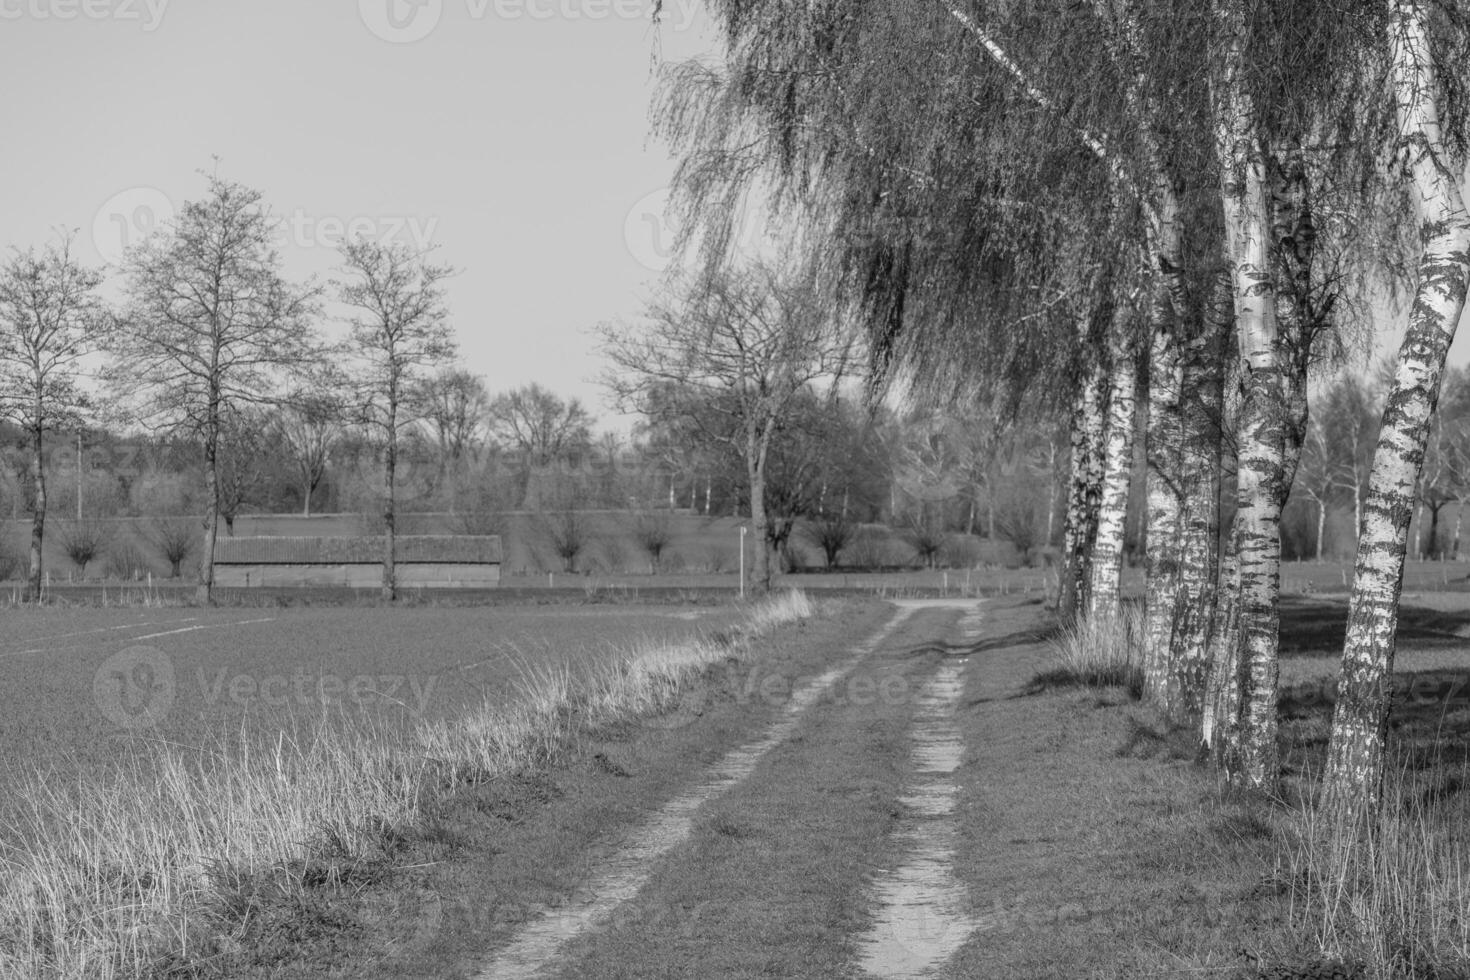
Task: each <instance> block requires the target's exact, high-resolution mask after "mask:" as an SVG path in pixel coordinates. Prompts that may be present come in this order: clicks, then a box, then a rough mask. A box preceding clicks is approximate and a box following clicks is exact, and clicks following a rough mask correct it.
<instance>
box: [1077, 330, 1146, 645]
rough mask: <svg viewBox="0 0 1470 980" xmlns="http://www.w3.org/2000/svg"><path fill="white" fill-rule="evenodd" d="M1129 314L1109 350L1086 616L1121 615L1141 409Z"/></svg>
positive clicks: (1115, 332)
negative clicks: (1100, 477)
mask: <svg viewBox="0 0 1470 980" xmlns="http://www.w3.org/2000/svg"><path fill="white" fill-rule="evenodd" d="M1127 333H1128V327H1127V322H1126V320H1125V315H1124V314H1123V313H1122V312H1121V311H1120V312H1119V313H1117V314H1115V316H1114V317H1113V322H1112V324H1111V327H1110V329H1109V336H1108V348H1109V353H1110V355H1111V356H1110V360H1111V364H1110V365H1109V367H1110V370H1109V372H1108V423H1107V432H1106V434H1105V435H1104V437H1103V443H1104V446H1105V451H1104V456H1103V484H1102V487H1103V489H1102V496H1101V498H1100V500H1099V501H1098V512H1097V537H1096V540H1095V541H1094V542H1093V546H1092V560H1091V568H1090V569H1089V573H1088V584H1087V592H1088V602H1087V615H1088V616H1089V617H1090V618H1098V617H1112V616H1116V615H1117V614H1118V609H1119V585H1120V583H1121V578H1122V574H1123V535H1124V523H1125V521H1126V520H1127V517H1128V489H1129V484H1130V483H1131V482H1132V475H1133V429H1134V415H1135V411H1136V408H1137V387H1138V368H1137V363H1136V358H1135V356H1134V352H1133V344H1132V343H1131V340H1130V338H1129V337H1128V336H1127Z"/></svg>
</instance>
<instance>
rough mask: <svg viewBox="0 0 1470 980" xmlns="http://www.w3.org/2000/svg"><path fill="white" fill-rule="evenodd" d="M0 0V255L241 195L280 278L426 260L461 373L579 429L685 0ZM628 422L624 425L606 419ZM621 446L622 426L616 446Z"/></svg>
mask: <svg viewBox="0 0 1470 980" xmlns="http://www.w3.org/2000/svg"><path fill="white" fill-rule="evenodd" d="M649 6H650V5H649V4H648V3H647V0H249V2H244V0H231V2H226V0H0V80H3V84H4V90H5V91H6V92H7V93H9V95H8V98H7V100H6V103H7V109H6V113H5V114H6V116H7V117H8V118H7V121H8V125H7V127H6V141H5V142H6V157H7V160H8V164H7V169H8V170H9V179H8V180H6V181H5V182H4V185H3V188H0V195H3V200H0V214H3V215H4V216H5V221H4V224H3V229H4V230H3V233H0V244H3V245H6V246H9V245H18V246H22V247H24V246H26V245H29V244H40V243H42V242H44V241H45V240H47V239H48V238H50V237H51V236H52V234H53V229H55V228H57V227H63V226H64V227H68V228H74V229H78V230H79V235H78V241H79V245H80V249H79V251H80V252H81V255H82V257H83V258H84V259H86V260H89V261H94V262H101V261H104V260H115V259H116V258H117V257H118V255H119V254H120V253H121V249H122V247H123V245H124V244H125V243H126V242H127V241H129V240H136V238H137V237H138V236H139V235H140V234H141V233H142V232H143V231H144V230H145V229H146V228H147V227H148V226H149V224H150V223H152V222H156V221H158V220H161V219H164V218H166V217H167V215H168V214H169V213H170V212H171V210H172V209H173V208H174V207H176V206H177V205H178V204H179V203H180V202H182V201H184V200H189V199H193V198H197V197H199V196H201V195H202V193H203V191H204V188H205V180H204V178H203V177H202V176H200V174H199V171H200V170H209V169H212V168H213V167H214V163H213V160H212V158H213V157H214V156H218V157H219V158H220V161H221V162H220V165H219V171H220V174H221V175H222V176H224V177H227V178H230V179H233V180H238V181H240V182H242V183H244V184H247V185H249V186H252V187H255V188H257V189H259V190H260V191H262V192H263V193H264V195H265V199H266V201H267V202H268V203H269V204H270V206H271V208H272V210H273V211H274V212H275V213H276V215H277V216H278V217H279V218H281V219H283V222H284V226H283V233H284V240H283V242H282V252H283V255H284V258H285V260H286V263H287V272H288V273H289V274H291V275H292V276H296V277H305V276H307V275H309V274H312V273H316V274H320V275H323V276H325V275H329V274H330V273H331V271H332V269H333V268H334V266H335V264H336V261H337V256H336V252H335V250H334V246H333V242H334V241H335V240H337V239H340V238H341V236H342V234H343V233H344V231H346V230H348V229H349V228H353V227H354V226H355V228H356V230H360V231H363V232H365V233H367V234H370V235H372V236H374V237H384V236H388V237H391V238H392V239H393V240H397V241H404V242H408V243H410V244H420V243H424V242H433V243H435V244H438V245H439V246H440V248H439V250H438V252H437V259H438V261H443V262H448V263H450V264H452V265H454V266H456V267H458V268H460V269H461V270H463V271H462V273H461V274H460V275H459V276H458V277H456V278H455V279H454V280H452V282H451V283H450V286H449V299H450V306H451V309H452V311H453V320H454V323H455V326H456V328H457V332H458V335H459V337H460V340H461V346H462V351H463V358H462V360H463V364H464V366H466V367H468V368H470V369H472V370H474V371H476V372H479V373H481V374H483V375H484V376H485V378H486V381H487V383H488V384H489V387H490V389H491V390H492V391H500V390H505V389H507V388H512V387H516V386H520V385H523V384H527V383H529V382H532V381H539V382H541V383H542V384H544V385H546V386H548V387H550V388H552V389H553V390H556V391H558V392H560V393H562V394H564V395H577V396H580V397H582V398H583V399H584V401H586V402H588V404H589V406H590V407H592V408H593V409H594V411H598V412H601V410H602V409H603V394H602V390H601V389H600V388H599V387H598V386H597V385H596V384H595V380H594V379H595V375H596V374H597V372H598V370H599V363H598V361H597V359H596V356H595V352H594V350H593V348H594V342H593V340H592V339H591V338H590V336H589V334H588V328H590V327H591V326H593V325H594V324H596V323H597V322H599V321H600V320H603V319H606V318H610V317H617V316H626V315H629V314H632V313H634V312H636V310H637V308H638V305H639V299H640V297H641V296H643V295H646V291H647V287H648V286H649V285H650V284H651V283H652V281H653V280H654V279H655V278H656V276H657V272H658V269H659V267H660V266H661V264H662V261H663V258H664V256H665V251H664V249H665V244H666V243H665V239H666V237H667V236H666V229H664V228H661V227H660V221H661V215H660V207H661V196H660V191H661V190H662V189H663V188H664V187H665V185H666V184H667V181H668V177H669V174H670V172H671V169H672V163H671V161H670V159H669V156H668V153H667V151H666V149H665V148H664V147H662V146H660V145H658V144H655V143H652V142H650V140H649V138H648V133H649V123H648V106H649V101H650V96H651V95H652V93H653V90H654V79H653V75H652V67H653V58H654V55H655V53H656V51H657V52H661V55H662V57H663V58H666V59H668V58H683V57H689V56H693V55H697V54H701V53H707V52H708V51H710V50H712V49H713V43H712V41H711V40H710V37H711V35H709V34H708V32H707V31H706V30H705V26H706V22H705V21H704V20H703V19H702V18H696V17H695V13H696V8H695V7H694V4H693V2H692V0H688V2H685V0H667V2H666V3H665V13H664V19H663V24H662V26H661V27H659V28H654V27H652V26H651V24H650V22H649V20H648V16H647V12H648V9H649ZM624 424H626V423H624ZM620 427H621V426H620Z"/></svg>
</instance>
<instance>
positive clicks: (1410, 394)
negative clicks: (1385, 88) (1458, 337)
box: [1321, 0, 1470, 821]
mask: <svg viewBox="0 0 1470 980" xmlns="http://www.w3.org/2000/svg"><path fill="white" fill-rule="evenodd" d="M1391 10H1392V12H1393V29H1394V36H1393V38H1392V39H1391V46H1390V52H1391V59H1392V62H1391V63H1392V78H1393V86H1394V92H1395V98H1396V100H1397V110H1398V116H1399V123H1400V125H1399V130H1400V134H1401V135H1400V138H1399V146H1400V150H1401V151H1402V152H1403V154H1404V156H1405V157H1406V159H1407V163H1408V167H1409V172H1410V174H1411V177H1412V186H1413V189H1414V191H1415V192H1416V197H1417V199H1418V210H1419V240H1420V247H1421V252H1420V258H1419V263H1418V282H1417V285H1416V288H1415V294H1414V304H1413V307H1412V309H1411V312H1410V314H1409V323H1408V329H1407V332H1406V333H1405V335H1404V342H1403V346H1402V347H1400V349H1399V357H1398V367H1397V370H1396V371H1395V373H1394V378H1393V384H1392V386H1391V388H1390V389H1389V392H1388V395H1387V398H1386V400H1385V403H1384V408H1383V423H1382V427H1381V429H1380V430H1379V436H1378V445H1377V448H1376V450H1375V452H1374V456H1373V469H1372V472H1371V474H1370V475H1369V478H1368V493H1367V497H1366V499H1365V500H1364V501H1363V518H1362V519H1363V525H1362V532H1361V534H1360V536H1359V539H1358V557H1357V567H1356V570H1355V572H1354V576H1353V591H1352V597H1351V599H1350V600H1349V604H1348V627H1347V637H1346V639H1345V641H1344V643H1343V654H1342V670H1341V674H1340V675H1339V678H1338V684H1337V703H1336V705H1335V707H1334V710H1333V715H1332V733H1331V737H1330V740H1329V743H1328V749H1327V768H1326V771H1325V773H1324V775H1323V781H1322V801H1321V802H1322V806H1323V808H1324V809H1325V810H1326V811H1327V812H1328V813H1329V814H1331V815H1332V816H1333V817H1335V818H1337V819H1339V820H1344V821H1356V820H1358V819H1362V818H1364V817H1367V816H1369V815H1370V814H1371V813H1372V812H1373V811H1374V809H1375V808H1376V805H1377V803H1378V800H1379V798H1380V791H1381V784H1382V780H1383V751H1384V739H1385V736H1386V734H1387V730H1388V713H1389V703H1390V684H1389V678H1390V675H1391V673H1392V671H1393V655H1394V640H1395V634H1396V632H1397V628H1398V601H1399V593H1400V590H1401V588H1402V586H1403V572H1404V555H1405V546H1406V536H1407V534H1408V530H1409V519H1410V517H1411V516H1412V514H1413V500H1414V487H1415V484H1416V483H1417V481H1418V478H1419V470H1420V467H1421V466H1422V464H1423V462H1424V449H1425V445H1426V443H1427V441H1428V436H1429V423H1430V420H1431V417H1432V415H1433V411H1434V406H1435V402H1436V401H1437V399H1438V397H1439V388H1440V382H1441V379H1442V376H1443V372H1444V362H1445V356H1446V354H1447V353H1448V352H1449V347H1450V342H1451V341H1452V340H1453V339H1454V334H1455V327H1456V325H1457V324H1458V323H1459V320H1460V315H1461V313H1462V312H1463V311H1464V308H1465V291H1466V284H1467V280H1470V255H1467V250H1470V215H1467V214H1466V210H1465V202H1464V199H1463V197H1462V195H1461V191H1460V179H1461V177H1462V174H1461V173H1460V170H1459V168H1457V167H1452V166H1451V162H1450V158H1449V154H1448V151H1447V147H1446V145H1445V142H1444V140H1443V139H1442V136H1441V132H1440V122H1439V106H1438V101H1437V94H1436V93H1437V88H1436V79H1435V71H1434V64H1433V59H1432V55H1431V51H1430V44H1429V35H1428V19H1429V15H1428V11H1427V10H1426V9H1425V7H1424V5H1423V4H1422V3H1421V2H1419V0H1393V2H1392V7H1391Z"/></svg>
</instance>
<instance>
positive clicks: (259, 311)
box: [108, 176, 317, 604]
mask: <svg viewBox="0 0 1470 980" xmlns="http://www.w3.org/2000/svg"><path fill="white" fill-rule="evenodd" d="M274 237H275V236H274V231H273V225H272V219H271V216H270V212H269V210H268V209H267V208H266V207H265V206H264V205H263V204H262V203H261V195H260V192H259V191H255V190H252V189H250V188H247V187H244V186H242V185H240V184H237V183H234V182H231V181H226V180H222V179H221V178H219V177H218V176H210V177H209V193H208V195H207V196H206V197H205V198H204V199H203V200H199V201H189V202H186V203H185V204H184V206H183V207H182V209H181V210H180V212H179V215H178V217H177V218H176V219H175V220H174V222H173V224H172V226H171V227H170V228H168V229H167V230H165V231H163V232H160V233H155V234H154V235H152V236H150V237H149V238H148V239H146V240H145V241H144V242H143V243H142V244H141V245H139V246H138V247H137V248H136V249H134V250H133V251H132V252H130V253H129V255H128V257H127V260H126V275H127V285H126V288H127V305H126V307H125V309H124V310H123V312H122V314H121V316H120V318H119V322H118V324H117V329H114V330H112V331H111V332H110V334H109V337H108V346H109V347H110V348H111V350H112V353H113V356H114V360H113V363H112V365H111V367H110V369H109V371H108V377H109V379H110V381H111V384H112V386H113V388H114V389H115V390H116V391H117V393H118V394H119V395H120V396H121V399H122V401H123V403H124V404H125V405H126V406H127V407H128V411H129V414H130V415H131V416H132V417H134V418H136V419H137V420H139V421H141V422H143V423H144V424H147V425H150V426H155V427H164V428H170V429H182V430H185V431H187V432H189V433H190V434H191V435H193V436H194V437H195V438H196V439H197V440H198V442H199V444H200V446H201V448H202V450H203V454H204V479H205V491H206V493H205V504H206V509H205V515H204V538H203V547H202V549H201V557H200V564H199V587H198V600H199V601H200V602H202V603H206V604H207V603H209V602H210V601H212V597H213V589H214V544H215V539H216V537H217V536H218V533H219V514H220V506H221V486H220V470H219V453H220V439H221V433H222V431H223V429H224V427H225V425H226V424H227V416H228V413H229V412H230V411H231V410H232V408H235V407H238V406H241V405H247V404H251V403H260V402H263V401H266V400H268V399H269V398H270V396H271V393H272V392H273V391H274V390H276V388H277V387H278V384H279V383H280V381H281V375H282V374H283V373H284V372H290V371H293V370H297V369H299V368H301V367H302V366H303V365H305V364H308V363H310V362H311V361H312V360H313V359H314V358H315V357H316V355H317V350H316V348H315V347H314V345H313V343H312V340H311V332H310V330H309V324H310V320H311V317H312V315H313V314H314V313H315V309H316V307H315V301H316V291H315V290H314V289H313V288H310V287H298V286H293V285H291V284H290V283H288V282H286V280H285V279H284V278H282V276H281V274H280V271H279V270H280V256H279V255H278V253H277V252H276V249H275V247H274V245H273V241H274Z"/></svg>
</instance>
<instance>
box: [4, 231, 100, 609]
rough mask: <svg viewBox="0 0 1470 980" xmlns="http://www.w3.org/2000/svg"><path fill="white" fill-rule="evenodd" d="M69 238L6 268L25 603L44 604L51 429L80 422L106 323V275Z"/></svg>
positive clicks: (7, 362)
mask: <svg viewBox="0 0 1470 980" xmlns="http://www.w3.org/2000/svg"><path fill="white" fill-rule="evenodd" d="M71 243H72V239H71V236H70V235H64V236H62V238H61V240H60V241H59V242H57V243H54V244H51V245H48V246H46V248H44V249H43V250H41V251H39V252H38V251H36V250H35V249H34V248H31V249H27V250H25V251H24V252H22V251H19V250H17V251H16V252H15V253H14V254H13V255H12V256H11V258H10V260H9V261H8V262H6V263H5V265H4V266H3V267H0V414H3V415H4V416H5V417H6V418H8V419H10V420H11V421H13V422H14V423H15V424H16V425H18V426H20V428H21V429H22V430H23V431H24V432H25V434H26V437H27V439H28V441H29V443H30V446H29V449H30V454H31V500H30V508H31V545H30V561H29V565H28V568H27V572H26V592H25V597H26V601H27V602H39V601H40V599H41V585H42V581H43V575H44V572H43V568H42V555H43V547H42V546H43V544H44V540H45V533H46V503H47V500H46V448H45V438H46V433H47V432H50V431H53V430H55V429H58V428H67V429H72V428H76V427H77V426H79V425H80V424H81V414H82V412H83V411H85V410H86V409H87V408H88V407H89V399H88V398H87V396H86V393H85V391H84V390H83V389H82V387H81V385H80V383H79V382H80V381H81V380H82V376H83V361H84V359H85V358H86V357H87V356H88V355H90V354H91V353H92V352H93V351H94V350H96V348H97V346H98V343H99V341H100V338H101V334H102V331H103V328H104V326H105V311H104V309H103V306H102V303H101V301H100V300H99V299H98V297H97V293H96V290H97V287H98V286H99V285H100V284H101V282H102V276H101V274H100V273H98V272H97V271H95V270H93V269H88V268H86V267H85V266H83V265H81V264H80V263H79V262H78V261H77V260H76V259H75V258H74V257H73V256H72V254H71Z"/></svg>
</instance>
